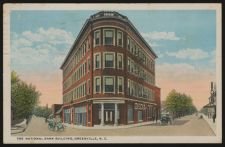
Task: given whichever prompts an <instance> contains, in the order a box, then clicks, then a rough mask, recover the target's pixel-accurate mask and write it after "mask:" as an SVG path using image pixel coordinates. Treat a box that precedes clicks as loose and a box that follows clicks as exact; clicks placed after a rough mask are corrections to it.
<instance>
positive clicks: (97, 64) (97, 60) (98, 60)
mask: <svg viewBox="0 0 225 147" xmlns="http://www.w3.org/2000/svg"><path fill="white" fill-rule="evenodd" d="M94 57H95V69H99V68H101V55H100V53H98V54H95V55H94Z"/></svg>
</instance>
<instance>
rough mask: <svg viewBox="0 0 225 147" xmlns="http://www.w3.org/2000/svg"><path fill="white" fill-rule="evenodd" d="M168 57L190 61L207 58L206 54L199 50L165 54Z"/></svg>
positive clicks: (183, 50) (184, 50) (189, 49)
mask: <svg viewBox="0 0 225 147" xmlns="http://www.w3.org/2000/svg"><path fill="white" fill-rule="evenodd" d="M166 54H167V55H168V56H172V57H176V58H180V59H192V60H199V59H204V58H207V57H209V54H208V52H205V51H203V50H201V49H199V48H197V49H191V48H187V49H182V50H179V51H177V52H167V53H166Z"/></svg>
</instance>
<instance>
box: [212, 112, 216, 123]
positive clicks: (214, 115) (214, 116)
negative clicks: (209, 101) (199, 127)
mask: <svg viewBox="0 0 225 147" xmlns="http://www.w3.org/2000/svg"><path fill="white" fill-rule="evenodd" d="M215 119H216V113H214V114H213V123H215Z"/></svg>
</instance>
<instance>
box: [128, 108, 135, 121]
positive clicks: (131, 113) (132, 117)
mask: <svg viewBox="0 0 225 147" xmlns="http://www.w3.org/2000/svg"><path fill="white" fill-rule="evenodd" d="M127 113H128V115H127V116H128V122H131V121H133V120H134V110H133V106H132V105H128V110H127Z"/></svg>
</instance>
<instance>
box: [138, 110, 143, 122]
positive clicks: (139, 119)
mask: <svg viewBox="0 0 225 147" xmlns="http://www.w3.org/2000/svg"><path fill="white" fill-rule="evenodd" d="M138 121H142V111H138Z"/></svg>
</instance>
